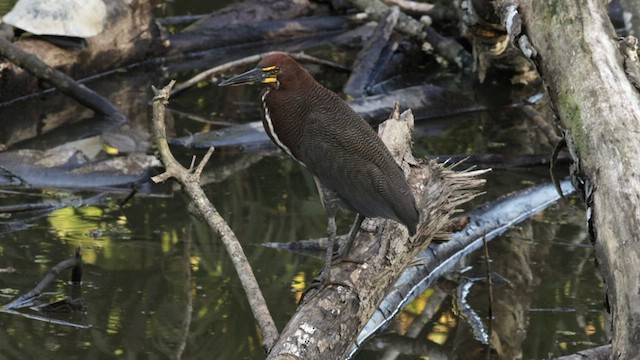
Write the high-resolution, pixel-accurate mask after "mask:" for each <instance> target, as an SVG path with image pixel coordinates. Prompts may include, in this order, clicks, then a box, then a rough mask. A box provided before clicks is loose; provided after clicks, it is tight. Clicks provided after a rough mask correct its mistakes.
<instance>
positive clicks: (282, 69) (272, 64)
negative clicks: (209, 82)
mask: <svg viewBox="0 0 640 360" xmlns="http://www.w3.org/2000/svg"><path fill="white" fill-rule="evenodd" d="M299 71H302V72H303V73H304V72H305V71H304V70H303V69H302V68H301V67H300V65H298V63H297V62H296V61H295V60H293V59H292V58H291V57H290V56H289V55H287V54H284V53H275V54H271V55H268V56H265V57H264V58H262V60H260V62H258V65H257V66H256V68H255V69H251V70H249V71H247V72H245V73H242V74H240V75H236V76H234V77H232V78H230V79H227V80H224V81H221V82H220V83H219V84H218V86H229V85H244V84H258V83H261V84H266V85H268V86H272V87H274V88H276V89H278V88H280V86H281V84H282V82H283V81H285V82H286V83H289V82H290V81H293V79H295V77H296V76H295V74H296V73H298V72H299Z"/></svg>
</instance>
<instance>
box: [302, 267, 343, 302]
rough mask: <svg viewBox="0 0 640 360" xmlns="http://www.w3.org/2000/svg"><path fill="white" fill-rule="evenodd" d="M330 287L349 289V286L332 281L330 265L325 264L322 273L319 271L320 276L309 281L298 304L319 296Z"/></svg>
mask: <svg viewBox="0 0 640 360" xmlns="http://www.w3.org/2000/svg"><path fill="white" fill-rule="evenodd" d="M327 265H328V266H327ZM330 285H334V286H344V287H349V285H347V284H345V283H343V282H337V281H332V280H331V264H325V266H324V267H323V268H322V271H320V274H318V277H317V278H315V279H313V281H311V284H309V287H308V288H307V289H306V290H305V291H304V292H303V293H302V296H301V297H300V303H301V304H302V303H304V302H306V301H309V300H311V299H313V298H314V297H315V296H316V295H317V294H319V293H320V292H321V291H322V290H324V289H325V288H326V287H327V286H330Z"/></svg>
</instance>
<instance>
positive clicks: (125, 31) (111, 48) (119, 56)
mask: <svg viewBox="0 0 640 360" xmlns="http://www.w3.org/2000/svg"><path fill="white" fill-rule="evenodd" d="M105 4H106V5H107V13H108V20H107V24H106V26H105V30H104V31H103V32H102V33H101V34H99V35H96V36H94V37H91V38H88V39H87V43H88V47H86V48H82V49H63V48H60V47H57V46H55V45H53V44H51V43H49V42H47V41H44V40H42V39H38V38H26V39H20V40H18V41H16V42H15V45H16V46H17V47H18V48H20V49H21V50H23V51H25V52H28V53H31V54H33V55H35V56H36V57H38V58H39V59H40V60H42V61H43V62H44V63H46V64H48V65H49V66H51V67H53V68H56V69H58V70H60V71H62V72H64V73H66V74H67V75H69V76H71V77H73V78H81V77H85V76H88V75H93V74H96V73H99V72H101V71H105V70H107V69H113V68H116V67H119V66H122V65H124V64H128V63H131V62H134V61H138V60H141V59H144V58H146V57H147V56H149V55H150V54H153V53H156V52H157V51H159V50H160V49H161V47H160V37H159V32H158V31H157V29H156V28H155V24H154V22H153V17H152V14H151V11H152V4H151V1H149V0H134V1H128V2H122V1H107V2H105ZM4 61H6V60H2V61H0V68H2V69H3V70H2V76H1V77H0V101H6V100H8V99H13V98H16V97H18V96H21V95H24V94H28V93H31V92H34V91H37V90H38V89H39V88H40V85H41V84H40V83H39V81H38V79H36V78H34V77H33V76H31V75H30V74H28V73H26V72H25V71H24V70H22V69H20V68H18V67H16V66H13V65H11V64H8V63H5V62H4Z"/></svg>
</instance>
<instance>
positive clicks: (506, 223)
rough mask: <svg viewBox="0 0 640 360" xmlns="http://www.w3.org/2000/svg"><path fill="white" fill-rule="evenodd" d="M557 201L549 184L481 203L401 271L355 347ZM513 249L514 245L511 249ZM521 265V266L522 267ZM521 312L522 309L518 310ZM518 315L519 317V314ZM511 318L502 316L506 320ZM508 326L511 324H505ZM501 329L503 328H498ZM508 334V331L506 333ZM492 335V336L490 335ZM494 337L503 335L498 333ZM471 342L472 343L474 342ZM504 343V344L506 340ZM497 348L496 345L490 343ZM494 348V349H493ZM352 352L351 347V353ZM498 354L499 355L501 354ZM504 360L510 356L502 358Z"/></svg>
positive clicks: (570, 189) (568, 187)
mask: <svg viewBox="0 0 640 360" xmlns="http://www.w3.org/2000/svg"><path fill="white" fill-rule="evenodd" d="M562 189H563V193H564V194H565V195H568V194H569V193H571V192H573V191H574V190H573V187H572V186H571V184H570V183H569V182H568V181H564V182H563V183H562ZM558 199H560V195H559V194H558V193H557V192H556V189H555V187H554V185H553V184H545V185H539V186H533V187H531V188H528V189H526V190H523V191H519V192H517V193H514V194H509V195H505V196H504V197H502V198H500V199H497V200H495V201H492V202H490V203H487V204H484V205H482V206H480V207H478V208H477V209H474V210H473V211H471V212H469V213H467V214H466V216H467V217H468V218H467V221H468V224H467V226H465V228H464V229H462V230H460V231H457V232H454V233H453V234H452V235H451V238H450V239H449V241H446V242H444V243H440V244H431V245H430V246H429V248H428V249H427V250H425V251H424V252H422V253H421V254H419V255H418V256H417V257H416V258H415V259H414V260H413V266H411V267H409V268H407V269H405V270H404V271H403V273H402V275H401V276H400V278H399V279H398V280H397V281H396V283H395V285H394V287H393V290H392V291H390V292H389V293H388V294H387V295H386V297H385V298H384V300H383V301H382V303H381V304H380V305H379V307H378V311H376V313H375V315H374V316H373V317H372V318H371V319H370V320H369V322H368V323H367V325H366V326H365V327H364V329H363V330H362V332H361V333H360V334H359V335H358V340H357V342H356V347H359V346H361V345H363V344H365V341H366V340H367V339H368V338H370V337H371V336H373V335H374V334H375V333H377V332H379V331H380V329H384V328H385V327H386V325H387V324H388V323H389V322H390V321H391V319H392V318H393V317H394V316H395V315H396V314H397V313H398V311H400V310H401V309H403V308H404V307H405V306H406V305H408V304H409V303H410V302H411V301H413V300H414V299H415V298H416V297H417V296H418V295H420V294H422V293H423V292H424V291H425V290H426V289H427V288H429V287H431V286H432V285H433V284H434V283H435V281H436V280H437V279H439V278H440V277H441V276H442V275H444V274H445V273H446V272H449V271H451V270H452V269H453V268H454V267H455V266H456V265H457V264H459V263H460V260H461V259H463V258H464V257H465V256H467V255H468V254H470V253H472V252H474V251H476V250H478V249H479V248H481V247H482V245H483V242H484V241H490V240H492V239H494V238H496V237H497V236H500V235H501V234H503V233H504V232H506V231H507V230H508V229H510V228H512V227H513V226H514V225H515V224H518V223H520V222H522V221H524V220H526V219H528V218H530V217H531V216H533V215H535V214H536V213H539V212H540V211H542V210H544V209H546V208H547V207H548V206H550V205H552V204H554V203H555V202H556V201H558ZM515 247H517V246H515ZM512 251H517V250H515V249H505V251H504V252H505V253H507V252H512ZM501 263H502V261H500V260H498V261H496V264H497V265H496V266H497V267H498V268H501V267H500V264H501ZM525 265H526V262H525V264H522V266H525ZM506 268H507V270H504V271H502V272H501V271H498V273H500V274H502V275H503V276H507V277H509V276H510V275H512V274H517V272H514V271H513V270H512V269H508V266H506ZM518 277H520V275H515V276H513V277H509V279H510V281H513V282H514V283H517V282H518V281H517V279H516V278H518ZM522 310H523V311H524V308H522ZM521 315H522V314H521ZM507 318H512V317H507V316H505V317H503V318H502V319H507ZM497 323H499V321H497ZM506 323H507V324H505V325H504V326H508V324H511V322H509V321H507V322H506ZM500 326H503V325H500ZM506 333H508V332H506ZM494 335H496V334H494ZM497 335H503V333H499V334H497ZM474 342H475V340H474ZM476 343H477V342H476ZM507 343H508V341H507ZM494 345H498V344H494ZM496 348H497V346H496ZM355 351H356V348H355V347H354V349H353V352H355ZM501 355H502V354H501ZM503 358H505V359H508V358H511V357H510V356H504V357H503Z"/></svg>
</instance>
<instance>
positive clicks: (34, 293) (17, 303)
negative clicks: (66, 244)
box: [1, 248, 82, 311]
mask: <svg viewBox="0 0 640 360" xmlns="http://www.w3.org/2000/svg"><path fill="white" fill-rule="evenodd" d="M81 265H82V256H81V255H80V248H78V249H76V255H75V256H74V257H72V258H70V259H67V260H63V261H61V262H59V263H58V264H56V265H55V266H54V267H52V268H51V270H49V272H48V273H47V275H45V277H44V278H43V279H42V280H41V281H40V282H39V283H38V285H36V287H34V288H33V289H31V290H30V291H29V292H27V293H26V294H24V295H21V296H19V297H18V298H17V299H15V300H13V301H12V302H10V303H8V304H6V305H4V306H2V308H1V310H2V311H7V310H11V309H19V308H23V307H27V306H31V305H32V304H33V301H34V300H35V299H37V298H38V297H40V295H41V294H42V292H43V291H44V289H45V288H46V287H47V286H49V284H51V282H52V281H53V280H55V279H56V277H58V275H60V273H61V272H63V271H64V270H66V269H68V268H73V270H72V274H73V275H72V281H73V282H74V283H79V282H80V279H79V274H80V273H81V271H80V270H79V268H80V266H81Z"/></svg>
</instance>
